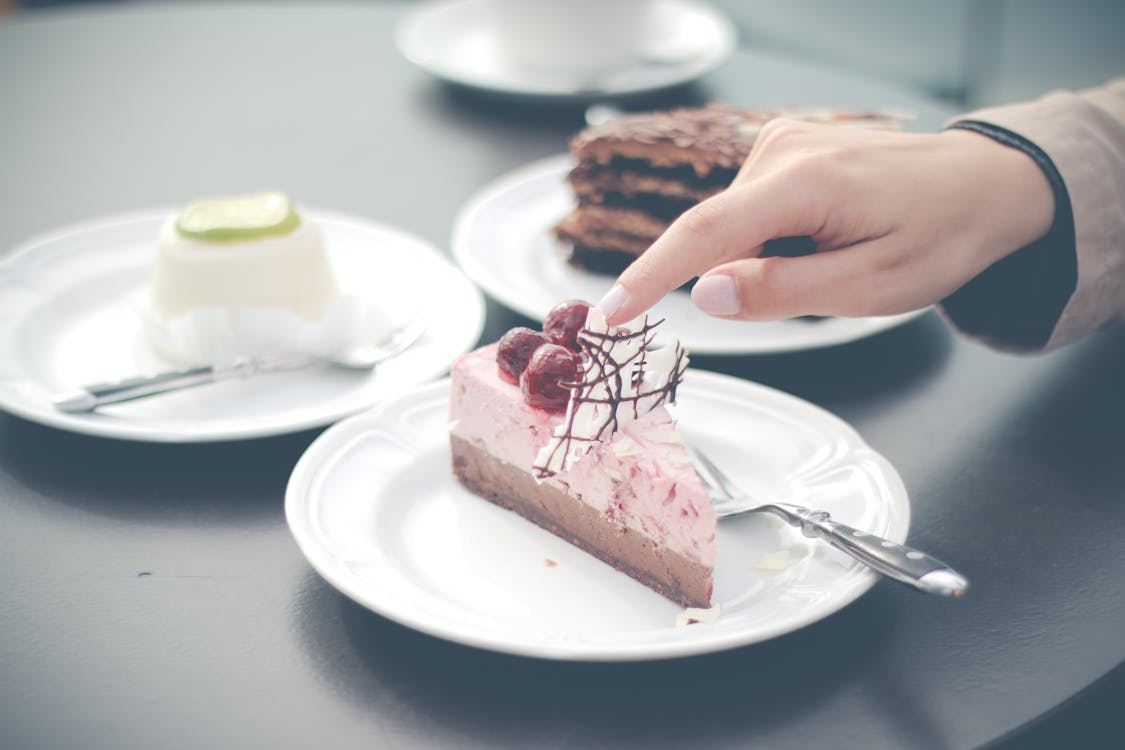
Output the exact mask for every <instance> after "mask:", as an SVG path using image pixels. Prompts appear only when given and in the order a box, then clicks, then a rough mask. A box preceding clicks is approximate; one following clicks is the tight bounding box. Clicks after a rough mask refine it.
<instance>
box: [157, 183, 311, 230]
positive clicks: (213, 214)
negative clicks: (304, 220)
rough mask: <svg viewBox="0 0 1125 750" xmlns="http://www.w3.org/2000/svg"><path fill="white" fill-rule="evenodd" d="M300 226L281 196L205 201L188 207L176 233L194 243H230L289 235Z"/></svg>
mask: <svg viewBox="0 0 1125 750" xmlns="http://www.w3.org/2000/svg"><path fill="white" fill-rule="evenodd" d="M300 223H301V217H300V216H299V215H298V214H297V212H296V211H295V210H294V208H293V203H292V201H290V200H289V197H288V196H286V195H285V194H284V193H278V192H270V193H257V194H255V195H240V196H234V197H230V198H205V199H203V200H198V201H195V202H193V203H190V204H188V205H187V206H186V207H185V208H184V210H183V211H181V212H180V216H179V218H178V219H177V220H176V231H177V232H178V233H179V234H180V235H182V236H184V237H190V238H192V239H195V240H206V241H208V242H232V241H237V240H254V239H259V238H261V237H272V236H275V235H279V234H289V233H290V232H292V231H293V230H294V229H296V228H297V226H298V225H299V224H300Z"/></svg>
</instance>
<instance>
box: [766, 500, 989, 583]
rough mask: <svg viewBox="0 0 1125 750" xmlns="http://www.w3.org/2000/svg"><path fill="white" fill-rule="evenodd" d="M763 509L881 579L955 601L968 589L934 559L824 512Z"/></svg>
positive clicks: (786, 506) (789, 507)
mask: <svg viewBox="0 0 1125 750" xmlns="http://www.w3.org/2000/svg"><path fill="white" fill-rule="evenodd" d="M766 508H767V509H769V510H771V511H773V512H774V513H776V514H777V515H780V516H781V517H782V518H784V519H785V520H786V521H788V522H789V523H790V524H792V525H793V526H797V527H799V528H800V529H801V533H802V534H804V535H805V536H807V537H810V538H818V539H822V540H824V541H826V542H828V543H829V544H831V545H832V546H833V547H835V548H836V549H838V550H840V551H841V552H843V553H844V554H846V555H849V556H851V557H853V558H855V559H856V560H859V561H860V562H862V563H864V564H865V565H868V566H869V567H871V568H874V569H875V570H877V571H878V572H880V573H882V574H883V575H885V576H888V577H890V578H893V579H895V580H896V581H901V582H902V583H906V584H909V585H911V586H914V587H915V588H917V589H920V590H922V591H925V592H926V593H929V594H940V595H942V596H955V597H956V596H961V595H962V594H964V593H965V591H967V590H968V588H969V581H968V579H967V578H965V576H963V575H961V574H960V573H958V572H957V571H955V570H954V569H953V568H951V567H949V566H948V565H946V564H945V563H943V562H942V561H941V560H938V559H937V558H936V557H932V556H930V555H927V554H926V553H925V552H921V551H919V550H916V549H913V548H912V547H907V546H906V545H903V544H898V543H897V542H892V541H890V540H888V539H884V538H882V537H880V536H877V535H875V534H871V533H868V532H866V531H861V530H860V529H856V528H853V527H852V526H848V525H847V524H843V523H837V522H836V521H833V520H832V517H831V516H830V515H829V514H828V513H826V512H825V511H822V510H812V509H809V508H802V507H800V506H797V505H789V504H788V503H771V504H770V505H768V506H766Z"/></svg>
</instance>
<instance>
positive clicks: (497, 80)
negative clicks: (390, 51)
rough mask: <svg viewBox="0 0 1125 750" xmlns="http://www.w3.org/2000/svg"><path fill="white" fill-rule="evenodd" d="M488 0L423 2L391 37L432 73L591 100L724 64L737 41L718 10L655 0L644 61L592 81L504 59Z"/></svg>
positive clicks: (484, 85) (481, 85)
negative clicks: (490, 20)
mask: <svg viewBox="0 0 1125 750" xmlns="http://www.w3.org/2000/svg"><path fill="white" fill-rule="evenodd" d="M489 2H490V0H449V1H448V2H431V3H424V4H422V5H421V6H420V7H418V8H416V9H414V10H413V11H411V12H409V13H407V14H406V16H404V17H403V19H402V21H401V22H400V24H399V26H398V28H397V31H396V35H395V41H396V43H397V44H398V48H399V51H400V52H401V53H402V54H403V55H404V56H405V57H406V58H407V59H408V60H410V61H411V62H413V63H414V64H416V65H418V66H419V67H421V68H422V69H424V70H426V71H427V72H429V73H431V74H433V75H435V76H437V77H438V78H442V79H445V80H447V81H451V82H453V83H457V84H461V85H463V86H471V87H473V88H478V89H484V90H488V91H493V92H498V93H504V94H517V95H534V96H543V97H559V98H594V97H603V96H614V95H624V94H635V93H640V92H645V91H653V90H657V89H662V88H667V87H669V86H675V85H678V84H681V83H686V82H688V81H692V80H695V79H696V78H699V77H700V76H702V75H704V74H705V73H708V72H710V71H711V70H714V69H715V68H717V67H718V66H719V65H720V64H721V63H723V62H724V61H725V60H726V59H727V58H728V57H730V55H731V53H732V52H733V51H734V49H735V46H736V45H737V33H736V31H735V29H734V25H733V24H732V23H731V22H730V21H729V20H728V19H727V18H726V16H724V15H723V14H722V13H720V12H719V11H718V10H717V9H715V8H712V7H709V6H708V5H706V4H704V3H696V2H691V1H690V0H661V1H660V2H659V3H658V4H657V7H656V8H655V12H654V20H653V24H652V29H653V30H652V34H653V38H652V39H651V40H650V41H649V42H647V43H646V45H645V46H646V48H648V49H649V50H650V51H649V52H648V54H647V55H645V59H639V60H636V61H635V62H634V63H632V64H630V65H626V66H624V67H621V68H620V69H615V70H609V71H606V72H605V73H602V74H599V75H598V76H597V77H596V78H594V79H591V78H590V76H589V75H588V74H579V73H573V74H568V73H565V72H562V73H547V72H536V71H532V70H524V69H521V68H518V67H513V66H510V65H509V64H507V63H506V62H505V61H504V59H503V57H502V56H501V55H499V54H497V51H496V49H495V44H494V42H493V39H492V36H491V35H492V31H491V30H490V29H489V27H488V23H487V21H488V17H489V14H490V12H491V9H490V8H488V7H487V6H488V4H489Z"/></svg>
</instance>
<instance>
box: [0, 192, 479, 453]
mask: <svg viewBox="0 0 1125 750" xmlns="http://www.w3.org/2000/svg"><path fill="white" fill-rule="evenodd" d="M170 213H172V209H168V210H165V211H153V212H147V213H143V214H133V215H126V216H117V217H111V218H107V219H103V220H100V221H96V222H91V223H86V224H81V225H78V226H74V227H69V228H65V229H61V230H59V231H56V232H53V233H51V234H47V235H44V236H42V237H39V238H37V239H33V240H31V241H30V242H28V243H27V244H25V245H23V246H22V247H20V248H19V249H17V250H15V251H14V252H13V253H12V254H11V255H10V256H9V257H7V258H5V259H4V260H3V261H0V408H2V409H4V410H6V411H9V412H11V413H13V414H17V415H19V416H21V417H24V418H25V419H30V420H32V421H35V422H41V423H43V424H46V425H50V426H52V427H57V428H60V429H64V430H70V431H73V432H81V433H86V434H90V435H99V436H102V437H112V438H125V439H131V440H147V441H178V442H182V441H198V442H203V441H216V440H233V439H243V438H252V437H260V436H266V435H276V434H282V433H286V432H294V431H297V430H302V429H307V428H311V427H319V426H322V425H325V424H328V423H330V422H334V421H336V420H338V419H340V418H342V417H344V416H348V415H351V414H355V413H357V412H359V411H362V410H363V409H366V408H367V407H369V406H371V405H372V404H373V403H375V402H376V401H378V400H379V399H381V398H384V397H386V396H389V395H391V394H394V393H397V392H399V391H402V390H405V389H407V388H409V387H411V386H414V385H417V384H418V383H421V382H424V381H426V380H430V379H432V378H435V377H437V376H439V375H441V374H443V373H444V372H446V371H448V369H449V365H450V364H452V362H453V360H454V359H455V358H456V357H457V356H458V355H460V354H461V353H463V352H465V351H467V350H468V349H470V348H472V347H473V346H475V345H476V343H477V341H478V339H479V337H480V333H481V331H482V329H483V327H484V303H483V299H482V296H481V294H480V292H479V291H478V290H477V289H476V287H475V286H473V284H472V282H470V281H469V280H468V279H467V278H465V276H464V274H462V273H461V272H460V271H459V270H457V268H456V267H455V266H454V265H453V264H452V263H450V262H449V261H448V260H446V259H445V258H444V257H443V256H442V255H441V254H440V253H439V252H438V251H437V250H435V249H433V248H432V246H430V245H428V244H427V243H425V242H424V241H422V240H420V239H418V238H415V237H413V236H411V235H408V234H406V233H404V232H402V231H399V230H397V229H393V228H390V227H387V226H383V225H381V224H377V223H374V222H371V221H365V220H361V219H356V218H349V217H346V216H341V215H336V214H331V213H324V212H319V211H313V212H310V215H311V216H313V217H314V218H315V219H316V220H317V221H318V222H319V223H320V224H321V226H322V228H323V230H324V236H325V243H326V245H327V247H328V253H329V257H330V258H331V261H332V264H333V266H334V268H335V270H336V272H337V275H338V277H339V280H340V284H341V286H342V288H343V289H342V291H343V292H344V293H348V294H363V295H365V296H366V295H378V296H377V297H376V299H378V300H379V301H380V303H382V301H383V300H386V302H387V304H388V305H389V306H390V307H388V309H396V308H395V307H394V305H396V304H399V305H404V306H408V307H407V308H406V309H411V308H412V307H413V306H416V305H418V304H424V305H426V306H427V307H429V308H430V309H432V310H434V311H435V313H436V317H435V319H434V321H433V323H432V324H431V326H430V328H429V330H427V332H426V333H425V335H424V336H423V337H422V339H421V340H419V342H418V343H417V344H415V345H414V346H413V347H412V348H411V349H409V350H408V351H406V352H405V353H403V354H402V355H400V356H399V357H397V358H395V359H393V360H391V361H389V362H387V363H385V364H383V365H380V366H379V367H378V368H377V370H376V371H375V372H374V373H359V372H344V371H339V370H331V369H328V368H310V369H306V370H301V371H296V372H286V373H273V374H268V375H259V376H256V377H253V378H250V379H246V380H230V381H225V382H221V383H216V384H213V385H207V386H202V387H199V388H193V389H190V390H186V391H181V392H178V393H172V394H167V395H163V396H158V397H154V398H148V399H144V400H140V401H134V402H132V403H123V404H116V405H113V406H107V407H104V408H102V409H100V410H99V411H98V412H97V413H94V414H79V415H75V414H64V413H61V412H59V411H57V410H55V409H54V407H53V406H52V405H51V397H52V396H53V394H55V393H56V392H57V391H59V390H62V389H64V388H67V387H73V386H76V385H82V384H86V383H93V382H100V381H105V380H114V379H117V378H121V377H125V376H128V375H136V374H138V373H142V372H152V371H156V370H163V369H169V368H170V367H172V365H171V364H170V363H168V362H165V361H163V360H162V359H161V358H160V357H158V356H157V355H156V354H155V353H154V352H153V351H152V350H151V349H150V348H149V346H148V345H147V343H146V341H145V339H144V337H143V336H142V334H141V320H140V318H139V316H138V314H137V311H136V310H135V309H134V307H133V305H132V304H131V303H130V297H131V296H132V295H133V294H134V293H135V292H136V291H137V290H139V289H143V287H144V285H145V284H146V283H147V280H148V277H149V273H150V271H151V268H152V263H153V261H154V259H155V253H156V238H157V235H158V232H159V228H160V226H161V224H162V223H163V221H164V220H165V219H166V217H167V216H168V215H169V214H170Z"/></svg>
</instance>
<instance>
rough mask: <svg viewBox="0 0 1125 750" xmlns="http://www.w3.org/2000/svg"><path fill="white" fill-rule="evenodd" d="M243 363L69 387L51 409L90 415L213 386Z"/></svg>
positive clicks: (54, 401)
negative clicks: (124, 403)
mask: <svg viewBox="0 0 1125 750" xmlns="http://www.w3.org/2000/svg"><path fill="white" fill-rule="evenodd" d="M245 367H246V365H244V364H243V363H236V364H234V365H232V366H231V367H226V368H217V367H212V366H210V365H206V366H203V367H190V368H187V369H184V370H172V371H169V372H158V373H154V374H152V375H137V376H135V377H129V378H123V379H121V380H114V381H110V382H105V383H93V384H91V385H84V386H81V387H78V388H70V389H68V390H65V391H62V392H60V393H58V394H56V395H55V397H54V398H53V399H52V400H51V401H52V403H53V404H54V405H55V408H56V409H58V410H59V411H64V412H67V413H70V414H81V413H85V412H91V411H94V410H95V409H97V408H98V407H99V406H105V405H107V404H117V403H121V402H122V401H132V400H134V399H138V398H144V397H146V396H155V395H156V394H158V393H167V392H169V391H178V390H182V389H184V388H193V387H195V386H199V385H205V384H207V383H214V382H216V381H218V380H222V379H225V378H226V377H230V376H232V375H237V374H239V371H240V369H245Z"/></svg>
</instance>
